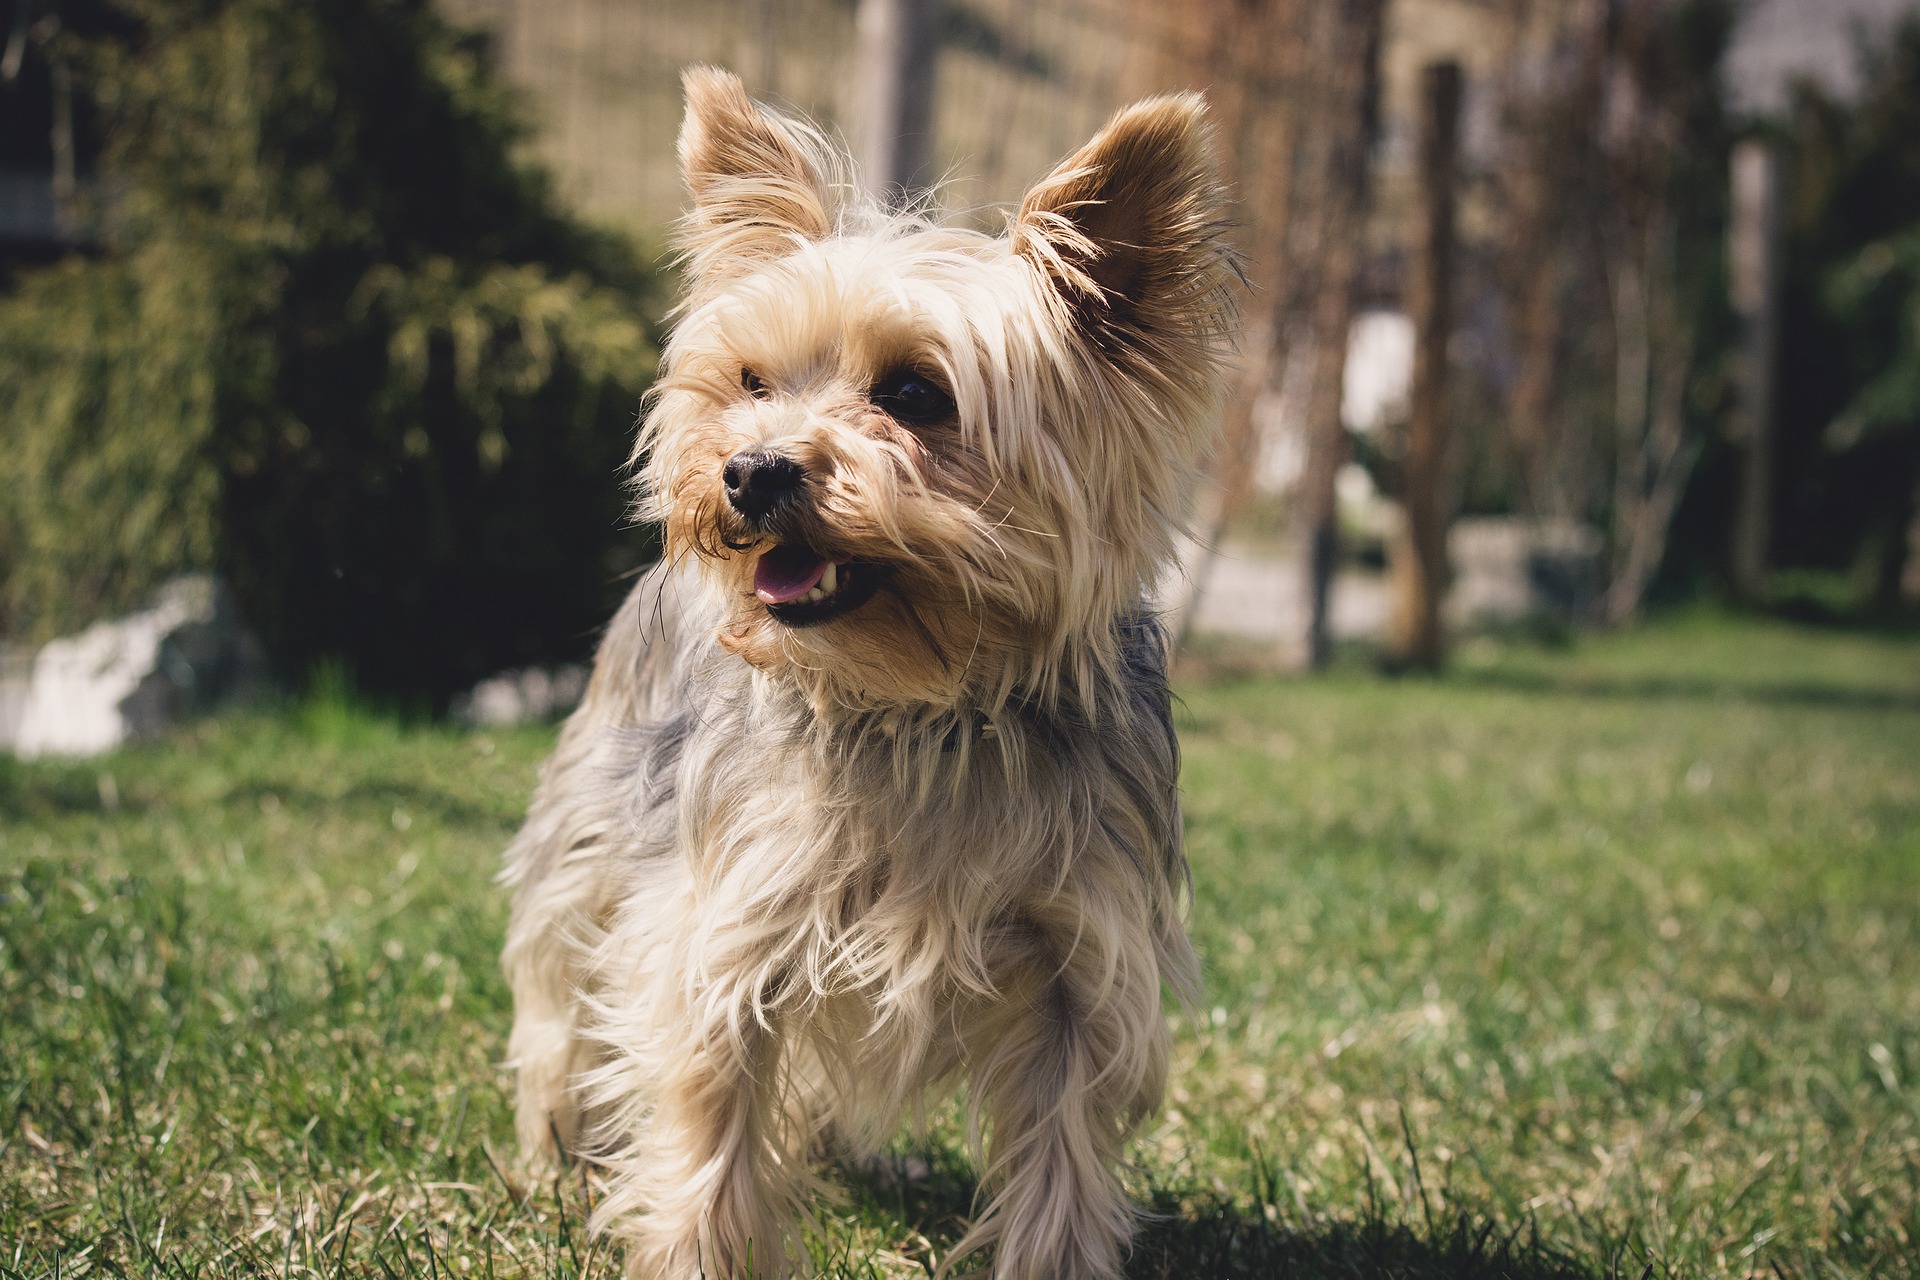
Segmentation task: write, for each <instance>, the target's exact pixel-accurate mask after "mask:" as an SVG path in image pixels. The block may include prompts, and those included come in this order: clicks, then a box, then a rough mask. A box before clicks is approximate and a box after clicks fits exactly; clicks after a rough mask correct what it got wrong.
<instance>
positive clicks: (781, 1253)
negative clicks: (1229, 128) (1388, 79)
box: [505, 70, 1233, 1280]
mask: <svg viewBox="0 0 1920 1280" xmlns="http://www.w3.org/2000/svg"><path fill="white" fill-rule="evenodd" d="M686 88H687V99H688V116H687V123H686V126H685V129H684V131H683V133H682V136H681V143H680V154H681V163H682V167H683V170H684V172H685V175H686V179H687V183H688V187H689V190H690V192H691V193H692V197H693V207H692V211H691V213H690V214H689V216H688V218H687V221H686V223H685V224H684V229H683V241H682V248H683V252H684V255H685V260H686V262H687V264H688V268H689V272H690V280H691V283H690V290H689V294H688V297H687V299H686V301H685V303H684V306H683V310H682V313H681V316H680V319H679V322H678V326H677V328H676V330H675V332H674V335H673V337H672V339H671V341H670V342H669V344H668V347H667V352H666V357H665V364H664V371H663V374H662V377H661V379H660V381H659V384H658V386H657V388H656V390H655V392H654V394H653V400H652V403H651V405H650V406H649V411H648V414H647V418H646V423H645V426H644V427H643V429H642V431H641V434H640V440H639V444H638V446H637V449H636V453H635V458H636V462H637V463H638V478H639V486H640V494H641V507H642V510H643V512H644V513H645V514H647V515H648V516H650V517H652V518H656V519H658V520H659V521H661V523H662V526H663V528H664V530H665V538H666V554H665V557H664V559H663V560H662V562H661V564H660V565H659V566H657V567H656V568H655V569H654V570H653V571H652V572H650V573H649V574H647V575H646V576H645V577H644V578H643V579H642V580H641V582H640V583H639V585H638V586H637V587H636V589H635V590H634V592H633V594H632V596H631V597H630V598H629V599H628V601H627V603H626V604H625V606H623V607H622V609H621V611H620V613H619V614H618V616H617V617H616V618H615V619H614V621H613V623H612V625H611V627H610V629H609V631H608V633H607V637H606V640H605V641H604V643H603V645H602V647H601V652H600V655H599V658H598V662H597V665H596V668H595V673H594V677H593V681H592V685H591V687H590V689H589V692H588V696H587V699H586V701H585V702H584V703H583V705H582V706H581V708H580V709H579V711H577V712H576V713H575V714H574V716H573V717H572V719H571V720H570V721H569V722H568V724H567V726H566V729H565V731H564V732H563V734H562V737H561V741H560V745H559V748H558V749H557V750H556V752H555V754H554V756H553V758H552V760H551V761H549V763H548V765H547V767H546V769H545V772H544V774H543V777H542V781H541V785H540V788H539V791H538V793H537V795H536V797H535V800H534V804H533V809H532V812H531V813H530V815H529V817H528V819H527V823H526V826H525V828H524V829H523V830H522V831H521V833H520V836H519V838H518V839H517V840H516V841H515V842H514V844H513V846H512V848H511V849H510V850H509V851H508V854H507V870H506V873H505V879H506V880H507V882H508V883H510V884H512V885H513V886H514V887H515V891H516V896H515V901H514V912H513V921H512V925H511V927H510V931H509V936H508V942H507V949H506V956H505V965H506V969H507V972H508V975H509V977H510V979H511V981H512V985H513V989H514V998H515V1022H514V1028H513V1036H512V1041H511V1044H510V1050H509V1052H510V1056H511V1059H512V1062H513V1065H514V1066H515V1068H516V1069H517V1072H518V1080H519V1105H518V1113H519V1127H520V1135H521V1140H522V1143H523V1145H524V1146H525V1147H526V1148H527V1149H528V1151H529V1153H531V1154H533V1155H535V1156H540V1155H545V1156H552V1155H554V1154H556V1151H555V1147H554V1141H555V1138H556V1137H557V1138H558V1140H559V1143H560V1144H561V1145H562V1146H563V1147H564V1148H565V1150H566V1151H567V1152H570V1153H573V1154H577V1155H580V1156H583V1157H585V1158H589V1159H592V1160H594V1161H596V1162H598V1163H600V1164H601V1165H603V1166H604V1167H605V1169H606V1170H607V1171H608V1173H609V1176H610V1183H611V1188H612V1190H611V1193H610V1194H609V1195H608V1196H607V1198H606V1199H605V1200H604V1202H603V1203H602V1204H601V1205H600V1207H599V1210H598V1212H597V1213H596V1216H595V1224H596V1226H597V1227H598V1228H600V1229H605V1230H609V1231H613V1232H616V1233H618V1234H619V1235H621V1236H623V1237H625V1238H626V1240H627V1241H628V1254H627V1257H628V1271H629V1274H631V1275H633V1276H636V1277H647V1278H649V1280H655V1278H658V1280H668V1278H673V1280H679V1278H681V1277H693V1276H698V1275H705V1276H710V1277H721V1276H742V1275H746V1274H748V1273H749V1272H750V1273H751V1274H752V1275H754V1276H757V1277H763V1278H764V1277H774V1276H780V1275H784V1274H786V1273H787V1272H788V1271H790V1270H792V1269H794V1268H797V1267H799V1266H801V1265H802V1264H803V1261H804V1258H803V1254H802V1252H801V1250H800V1249H799V1247H798V1243H797V1239H796V1233H797V1229H798V1224H799V1223H800V1222H801V1221H802V1220H803V1218H804V1215H805V1210H806V1206H807V1204H808V1202H809V1200H810V1198H811V1197H812V1196H814V1195H815V1194H816V1193H817V1191H818V1188H817V1186H816V1185H815V1183H814V1181H813V1179H812V1177H811V1176H810V1174H809V1172H808V1169H807V1162H806V1160H807V1152H808V1150H809V1147H810V1144H811V1143H812V1142H813V1140H814V1139H815V1138H816V1137H818V1136H819V1135H820V1133H821V1132H822V1130H823V1129H824V1128H825V1127H826V1126H828V1125H831V1126H832V1129H833V1132H834V1134H835V1136H836V1138H837V1140H839V1141H841V1142H843V1143H846V1144H849V1145H851V1146H852V1147H853V1148H854V1149H856V1150H859V1149H871V1148H872V1147H874V1146H875V1145H877V1144H879V1143H880V1142H882V1141H884V1140H885V1139H886V1138H887V1136H888V1135H889V1134H890V1133H891V1132H892V1131H893V1130H894V1128H895V1127H896V1126H897V1125H898V1124H899V1123H901V1121H902V1120H903V1118H904V1117H906V1116H908V1115H910V1114H912V1113H914V1112H915V1111H916V1110H917V1109H918V1108H920V1107H921V1106H922V1105H923V1104H924V1102H925V1100H926V1098H927V1097H928V1094H929V1091H930V1090H937V1089H943V1088H948V1087H951V1086H953V1085H955V1084H956V1083H960V1082H964V1084H965V1086H966V1097H967V1101H968V1108H969V1115H970V1117H971V1133H972V1136H973V1144H974V1148H975V1153H976V1158H977V1159H978V1160H979V1161H980V1164H981V1170H982V1175H983V1177H982V1185H983V1189H984V1191H985V1192H986V1195H987V1199H986V1203H985V1207H984V1210H983V1211H982V1212H981V1213H980V1215H979V1216H978V1217H977V1219H976V1221H975V1223H974V1226H973V1229H972V1231H971V1232H970V1233H969V1235H968V1236H967V1237H966V1239H965V1240H964V1241H963V1242H962V1246H963V1247H962V1249H961V1250H960V1251H958V1252H959V1253H965V1252H967V1251H970V1250H972V1249H977V1248H981V1247H984V1246H988V1245H991V1246H993V1258H994V1264H993V1265H994V1271H995V1274H996V1275H998V1276H1001V1277H1005V1278H1006V1280H1039V1278H1041V1277H1047V1278H1049V1280H1054V1278H1058V1280H1081V1278H1089V1280H1090V1278H1093V1277H1110V1276H1114V1275H1116V1274H1117V1273H1118V1271H1119V1267H1120V1259H1121V1250H1122V1248H1123V1246H1124V1244H1125V1242H1126V1240H1127V1239H1128V1236H1129V1234H1130V1231H1131V1228H1132V1220H1133V1218H1132V1211H1131V1208H1130V1206H1129V1205H1128V1203H1127V1200H1126V1197H1125V1195H1124V1192H1123V1190H1122V1187H1121V1183H1120V1180H1119V1177H1118V1175H1117V1172H1116V1169H1117V1166H1118V1164H1119V1162H1120V1160H1121V1157H1122V1151H1123V1147H1124V1144H1125V1142H1126V1140H1127V1138H1128V1136H1129V1135H1130V1134H1131V1133H1132V1132H1133V1131H1134V1129H1135V1128H1136V1127H1137V1125H1138V1123H1139V1121H1140V1120H1141V1119H1142V1118H1143V1117H1145V1116H1146V1115H1147V1114H1149V1113H1150V1112H1151V1111H1152V1110H1153V1109H1154V1108H1155V1107H1157V1106H1158V1105H1159V1102H1160V1098H1161V1092H1162V1088H1163V1084H1164V1080H1165V1074H1166V1062H1167V1033H1166V1028H1165V1021H1164V1018H1163V1016H1162V1012H1161V993H1162V988H1163V987H1164V986H1166V985H1169V984H1171V985H1172V986H1173V987H1174V988H1176V989H1178V990H1182V991H1184V990H1187V989H1189V988H1190V986H1191V984H1192V982H1193V981H1194V977H1195V971H1196V964H1195V960H1194V957H1193V954H1192V951H1191V949H1190V947H1189V945H1188V943H1187V940H1186V936H1185V933H1184V931H1183V929H1182V926H1181V920H1180V914H1181V903H1182V901H1183V895H1184V890H1185V879H1186V862H1185V858H1184V856H1183V854H1182V852H1181V847H1180V824H1179V808H1178V799H1177V794H1176V789H1175V782H1176V767H1177V748H1176V744H1175V741H1174V736H1173V729H1172V724H1171V720H1170V717H1169V710H1168V706H1169V703H1168V692H1167V687H1166V681H1165V675H1164V639H1163V637H1162V635H1161V633H1160V631H1159V628H1158V627H1157V625H1156V624H1155V623H1154V621H1153V620H1152V618H1151V617H1150V616H1149V615H1148V613H1147V611H1146V609H1145V607H1144V605H1143V599H1144V593H1145V592H1146V590H1147V589H1148V587H1149V585H1150V584H1151V583H1152V582H1153V580H1154V579H1155V577H1156V576H1157V575H1158V574H1159V572H1160V571H1161V569H1162V568H1163V567H1164V566H1165V565H1166V563H1167V561H1168V558H1169V557H1170V555H1171V551H1172V539H1173V537H1174V536H1175V533H1176V532H1177V530H1178V529H1179V527H1180V523H1181V520H1182V518H1183V515H1184V511H1185V503H1186V500H1187V495H1188V490H1189V485H1190V480H1191V474H1192V470H1193V467H1194V464H1195V462H1196V460H1197V459H1198V457H1199V455H1200V453H1201V451H1202V449H1203V447H1204V446H1205V443H1206V436H1207V430H1208V425H1209V423H1210V422H1211V420H1212V413H1213V410H1214V405H1215V399H1216V395H1217V392H1218V389H1219V383H1220V362H1221V355H1222V343H1223V340H1224V334H1225V331H1226V327H1227V324H1228V319H1229V318H1228V315H1227V306H1226V302H1225V299H1226V296H1227V294H1226V286H1227V284H1228V282H1229V280H1230V278H1231V275H1232V269H1233V267H1232V261H1231V257H1230V255H1229V253H1228V251H1227V249H1226V247H1225V241H1224V238H1223V236H1222V233H1221V229H1220V207H1221V206H1220V198H1219V196H1218V194H1217V192H1216V191H1215V188H1214V185H1213V180H1212V177H1211V167H1210V164H1209V162H1208V158H1207V146H1206V137H1205V127H1204V122H1203V110H1202V106H1201V104H1200V102H1199V101H1198V99H1196V98H1193V97H1191V96H1183V97H1170V98H1160V99H1155V100H1152V101H1149V102H1146V103H1142V104H1140V105H1138V106H1135V107H1133V108H1130V109H1128V110H1127V111H1124V112H1122V113H1120V114H1119V115H1118V116H1116V117H1115V118H1114V120H1113V121H1112V122H1111V123H1109V125H1108V126H1107V127H1106V128H1105V129H1104V130H1103V131H1102V132H1101V133H1100V135H1099V136H1097V137H1096V138H1095V139H1094V140H1093V141H1091V142H1090V143H1088V145H1087V146H1086V147H1084V148H1082V150H1081V151H1080V152H1078V153H1076V154H1075V155H1074V156H1072V157H1069V158H1068V160H1066V161H1065V162H1063V164H1062V165H1061V167H1060V168H1059V169H1058V170H1056V172H1055V173H1054V174H1053V175H1051V176H1050V177H1048V178H1047V179H1046V180H1045V181H1043V182H1042V183H1041V184H1040V185H1039V186H1037V187H1036V188H1035V189H1034V191H1033V192H1032V193H1031V194H1029V196H1028V197H1027V199H1026V201H1025V202H1024V204H1023V205H1022V207H1021V209H1020V211H1019V213H1018V214H1017V215H1016V216H1015V217H1014V219H1013V220H1012V225H1011V226H1010V227H1009V231H1008V234H1007V235H1005V236H1003V237H998V238H995V237H989V236H983V235H979V234H975V233H970V232H965V231H959V230H953V229H948V228H942V227H939V226H936V225H933V224H932V223H930V222H928V221H926V220H924V219H922V218H920V217H918V216H910V215H901V214H897V213H889V212H887V211H885V210H883V209H881V208H880V207H878V206H877V205H875V204H873V203H871V202H870V201H867V200H865V199H864V198H862V197H859V196H857V195H856V194H854V192H853V190H852V188H851V186H850V183H849V180H848V177H847V175H848V173H849V172H850V168H849V166H848V165H847V163H846V161H845V160H844V158H843V157H842V156H840V155H839V154H838V152H837V151H836V150H835V149H834V148H832V147H831V146H829V145H828V144H827V143H826V142H825V141H824V139H823V138H822V137H821V135H820V134H819V133H818V132H817V131H815V130H813V129H812V128H811V127H809V126H807V125H805V124H803V123H800V122H797V121H793V120H790V119H786V118H784V117H781V116H778V115H776V114H774V113H772V112H769V111H767V110H765V109H764V108H761V107H759V106H758V105H757V104H755V103H753V102H752V101H751V100H749V99H748V98H747V96H746V95H745V93H744V92H743V91H742V89H741V87H740V85H739V82H738V81H736V80H734V79H733V78H732V77H731V76H728V75H726V74H724V73H722V72H718V71H712V70H699V71H694V72H691V73H689V75H688V76H687V81H686ZM901 370H906V371H909V372H911V373H913V374H915V376H920V377H923V378H925V379H927V380H930V381H932V382H933V383H935V384H937V385H938V386H939V387H940V388H941V389H942V390H943V391H944V392H945V393H946V394H947V395H949V396H950V397H951V400H952V403H953V405H954V411H953V413H952V414H951V416H950V418H949V419H945V420H941V421H916V422H903V421H901V420H900V419H899V418H898V417H897V416H896V415H895V414H893V413H890V412H889V411H888V410H887V409H886V407H885V405H886V404H887V403H888V402H887V401H886V400H885V398H884V396H882V395H881V394H880V392H879V391H877V390H876V387H878V386H881V385H882V384H884V383H885V380H886V379H887V378H888V377H889V376H893V375H895V374H897V373H898V371H901ZM766 454H777V455H779V456H780V457H782V458H785V459H788V460H790V461H791V462H792V463H793V464H794V465H795V466H797V467H798V468H799V469H800V472H801V473H802V474H803V475H804V481H803V483H802V484H801V486H800V487H799V489H798V490H797V491H796V493H795V495H794V496H793V497H792V499H791V500H790V501H788V502H787V503H786V504H785V505H783V506H782V507H781V508H779V510H778V512H777V513H776V514H775V515H773V516H768V517H764V518H755V517H752V516H750V515H744V514H743V513H742V511H741V510H739V509H736V507H737V505H738V504H736V503H734V502H732V501H731V500H730V499H729V497H728V483H729V482H728V481H727V480H726V479H725V474H726V468H727V466H728V462H729V460H730V459H735V458H738V457H742V456H763V455H766ZM783 543H784V544H788V545H790V546H804V547H806V548H810V549H811V550H812V551H814V552H817V553H818V554H819V556H820V557H821V558H823V559H825V560H831V561H832V562H834V563H836V564H845V565H847V566H849V568H848V569H847V572H848V573H850V574H851V573H853V572H856V569H855V568H854V566H857V567H858V568H857V571H858V572H860V573H862V574H867V575H872V578H871V582H872V583H878V584H879V585H877V586H871V583H870V586H871V589H872V590H873V594H872V596H871V598H870V599H866V600H865V602H864V603H861V604H859V605H858V607H855V608H852V609H850V610H849V611H847V612H845V613H844V614H837V615H834V616H832V617H831V618H830V619H829V620H827V621H824V622H822V623H820V624H819V625H808V626H799V625H789V624H788V623H787V622H783V621H782V619H781V617H780V616H776V615H777V614H778V613H779V611H778V610H777V609H774V608H770V607H769V606H767V605H766V604H765V603H763V598H761V597H757V596H756V594H755V584H756V577H755V574H756V565H757V562H758V560H759V558H760V557H761V556H763V555H765V554H767V552H768V550H769V548H770V547H772V546H774V545H776V544H783Z"/></svg>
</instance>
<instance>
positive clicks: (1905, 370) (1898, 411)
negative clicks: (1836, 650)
mask: <svg viewBox="0 0 1920 1280" xmlns="http://www.w3.org/2000/svg"><path fill="white" fill-rule="evenodd" d="M1860 58H1861V62H1862V71H1863V73H1864V74H1863V76H1862V81H1863V83H1862V91H1861V93H1860V94H1859V96H1858V98H1857V100H1855V101H1853V102H1848V101H1846V100H1844V99H1841V98H1838V97H1836V96H1834V95H1832V94H1829V93H1827V92H1824V91H1823V90H1821V89H1820V88H1819V87H1817V86H1815V85H1812V84H1805V85H1802V86H1801V87H1800V89H1799V91H1798V92H1797V94H1796V95H1795V98H1794V101H1793V104H1792V107H1791V110H1790V113H1789V115H1788V117H1787V121H1786V124H1785V134H1786V137H1785V142H1786V144H1787V153H1788V158H1789V160H1788V163H1789V168H1788V172H1789V175H1790V186H1789V193H1788V203H1787V211H1786V212H1787V236H1788V243H1787V252H1786V262H1787V271H1786V281H1785V288H1786V299H1785V305H1784V307H1783V320H1784V326H1785V332H1784V335H1783V341H1782V348H1781V364H1782V367H1781V374H1780V395H1781V427H1782V437H1781V449H1782V459H1781V462H1782V465H1781V476H1782V492H1781V493H1780V494H1779V495H1778V496H1777V501H1778V502H1779V503H1780V506H1781V509H1782V512H1783V518H1782V520H1781V521H1780V522H1779V529H1780V539H1781V546H1780V555H1781V559H1782V562H1783V563H1785V564H1788V565H1795V566H1803V567H1806V568H1812V569H1820V570H1827V571H1831V572H1835V573H1839V574H1841V575H1843V576H1844V578H1845V579H1846V580H1848V581H1849V583H1850V585H1851V587H1852V591H1851V594H1852V595H1853V596H1854V597H1856V598H1858V599H1861V600H1863V601H1867V602H1870V603H1871V605H1872V606H1873V608H1874V609H1875V611H1877V612H1882V613H1884V612H1888V611H1891V610H1894V609H1896V608H1897V607H1899V605H1900V604H1901V603H1902V594H1903V593H1902V579H1903V577H1907V578H1911V577H1912V576H1913V574H1914V572H1915V570H1916V569H1920V566H1916V565H1914V564H1912V563H1911V561H1910V557H1912V556H1914V555H1916V554H1917V553H1920V548H1916V547H1913V546H1911V545H1910V544H1909V530H1910V529H1911V528H1912V527H1913V525H1914V522H1915V516H1916V511H1915V502H1916V499H1917V498H1920V19H1909V20H1908V21H1906V22H1905V23H1903V24H1901V25H1900V26H1898V27H1896V28H1895V29H1894V31H1893V33H1892V35H1891V38H1889V39H1887V40H1885V41H1884V42H1883V43H1877V44H1874V45H1871V46H1868V45H1863V46H1862V48H1861V49H1860Z"/></svg>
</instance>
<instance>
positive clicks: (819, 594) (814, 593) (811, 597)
mask: <svg viewBox="0 0 1920 1280" xmlns="http://www.w3.org/2000/svg"><path fill="white" fill-rule="evenodd" d="M805 598H806V601H807V603H808V604H812V603H813V602H814V601H815V600H825V599H826V598H827V594H826V592H824V591H822V590H820V588H818V587H815V588H813V589H812V590H811V591H809V592H807V594H806V597H805Z"/></svg>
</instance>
